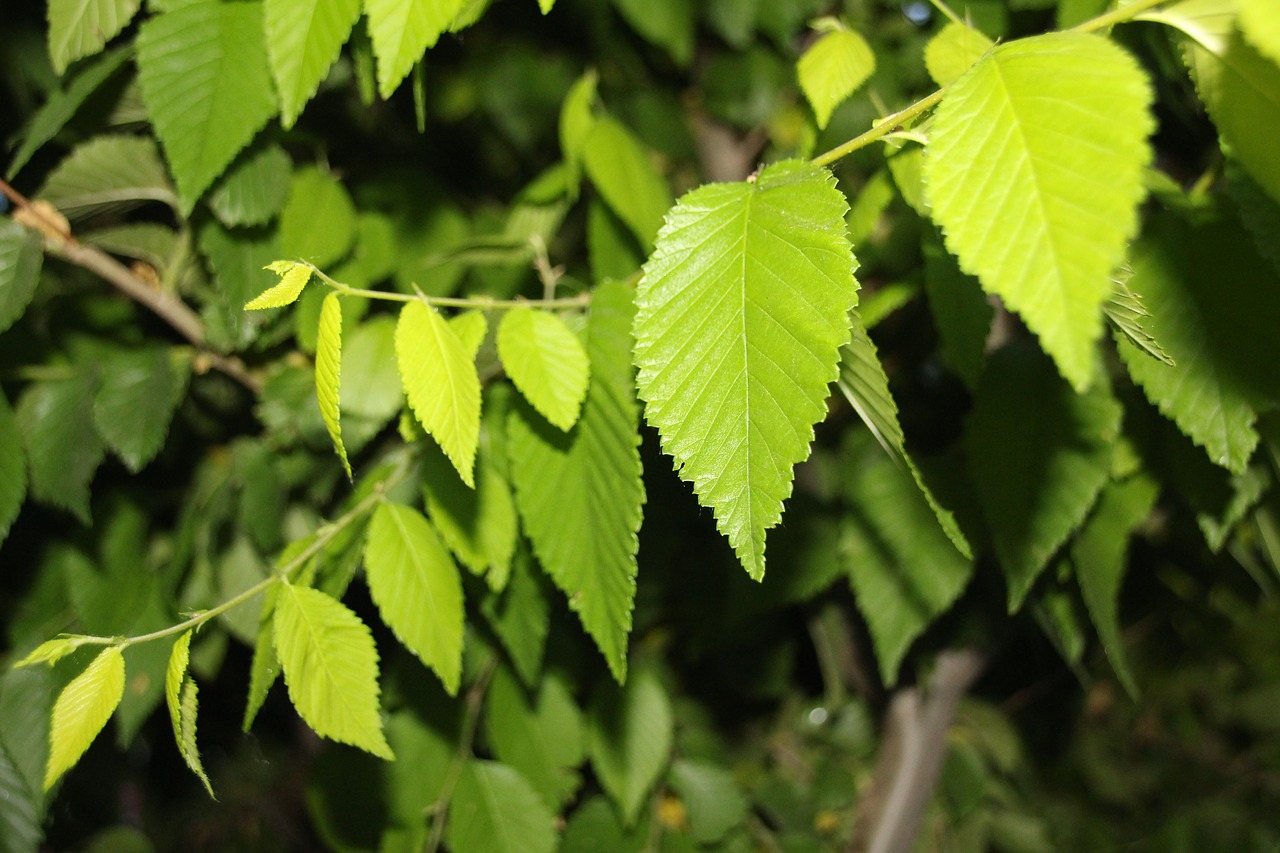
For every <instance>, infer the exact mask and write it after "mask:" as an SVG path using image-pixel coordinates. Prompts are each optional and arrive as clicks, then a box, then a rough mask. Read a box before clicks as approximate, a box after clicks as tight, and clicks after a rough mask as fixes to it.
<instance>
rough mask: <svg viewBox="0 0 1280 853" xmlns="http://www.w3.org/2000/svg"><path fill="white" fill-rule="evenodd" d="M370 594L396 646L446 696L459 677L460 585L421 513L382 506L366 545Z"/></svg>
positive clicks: (398, 506)
mask: <svg viewBox="0 0 1280 853" xmlns="http://www.w3.org/2000/svg"><path fill="white" fill-rule="evenodd" d="M364 566H365V574H366V576H367V579H368V582H369V593H370V594H371V595H372V596H373V601H374V603H375V604H376V605H378V612H379V613H381V614H382V618H383V621H385V622H386V623H387V625H388V626H389V627H390V628H391V630H392V631H394V632H395V635H396V637H398V638H399V639H400V642H402V643H404V645H405V646H406V647H407V648H408V649H409V651H411V652H413V653H414V654H415V655H417V656H418V657H419V659H421V660H422V662H423V663H424V664H426V665H427V666H429V667H431V668H432V669H433V670H435V672H436V674H437V675H439V676H440V680H441V681H442V682H443V683H444V687H445V689H446V690H448V691H449V695H451V696H452V695H453V694H455V693H457V692H458V680H459V678H460V677H461V674H462V627H463V608H462V581H461V579H460V578H459V577H458V567H457V566H455V565H454V563H453V558H452V557H450V556H449V552H448V551H447V550H445V547H444V545H442V544H441V542H440V539H439V537H437V536H436V533H435V531H434V530H432V529H431V525H430V524H429V523H428V522H427V520H426V519H425V518H423V517H422V515H421V513H419V512H418V511H417V510H415V509H412V508H410V507H407V506H404V505H403V504H395V503H383V504H381V505H379V506H378V509H377V510H376V511H375V512H374V514H373V521H371V522H370V523H369V535H368V538H367V539H366V540H365V551H364Z"/></svg>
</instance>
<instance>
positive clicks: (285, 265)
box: [244, 261, 311, 311]
mask: <svg viewBox="0 0 1280 853" xmlns="http://www.w3.org/2000/svg"><path fill="white" fill-rule="evenodd" d="M267 269H269V270H271V271H272V272H275V273H279V274H280V282H279V284H276V285H274V286H272V287H270V288H268V289H267V290H264V291H262V293H261V294H259V295H258V296H256V297H254V298H253V299H251V300H250V301H248V302H246V303H245V305H244V310H246V311H259V310H261V309H263V308H283V307H284V306H286V305H292V304H293V303H294V302H296V301H297V299H298V297H299V296H301V295H302V289H303V288H304V287H306V286H307V282H309V281H311V267H309V266H307V265H306V264H295V263H293V262H291V261H276V262H275V263H273V264H270V265H269V266H268V267H267Z"/></svg>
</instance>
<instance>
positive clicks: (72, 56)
mask: <svg viewBox="0 0 1280 853" xmlns="http://www.w3.org/2000/svg"><path fill="white" fill-rule="evenodd" d="M141 6H142V0H49V10H48V16H49V58H50V59H52V60H53V70H54V71H56V72H58V74H62V72H63V71H66V70H67V66H68V65H70V64H71V63H72V62H73V61H74V60H77V59H80V58H81V57H83V56H92V55H93V54H95V53H97V52H98V51H100V50H102V48H103V46H104V45H106V43H107V42H109V41H111V39H113V38H115V37H116V35H117V34H118V33H119V32H120V31H121V30H123V29H124V28H125V27H127V26H128V25H129V22H130V21H131V20H133V16H134V15H136V14H137V13H138V9H139V7H141Z"/></svg>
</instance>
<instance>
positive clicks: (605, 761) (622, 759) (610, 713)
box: [587, 670, 675, 826]
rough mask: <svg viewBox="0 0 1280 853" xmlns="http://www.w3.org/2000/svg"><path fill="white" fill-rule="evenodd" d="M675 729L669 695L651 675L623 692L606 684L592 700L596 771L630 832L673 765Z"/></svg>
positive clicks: (642, 674) (635, 679)
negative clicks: (670, 764) (670, 763)
mask: <svg viewBox="0 0 1280 853" xmlns="http://www.w3.org/2000/svg"><path fill="white" fill-rule="evenodd" d="M674 725H675V718H674V717H673V715H672V713H671V700H670V699H669V698H667V691H666V690H665V689H664V688H663V686H662V683H661V682H660V681H658V678H657V676H655V675H654V674H653V673H652V672H649V671H648V670H641V671H639V672H637V673H635V674H634V675H632V677H631V678H629V679H628V680H627V683H626V684H625V685H622V686H619V685H616V684H610V683H609V682H601V683H600V686H599V687H598V688H597V689H596V692H595V695H594V696H593V697H592V700H591V709H590V716H589V718H588V723H587V751H588V753H589V754H590V756H591V766H592V768H594V769H595V772H596V778H598V779H599V780H600V785H601V787H603V788H604V790H605V792H606V793H607V794H608V795H609V798H610V799H612V800H613V802H614V804H615V805H616V806H617V807H618V811H619V812H620V813H621V815H622V822H623V823H624V824H626V825H628V826H629V825H631V824H632V823H634V822H635V819H636V817H637V816H638V815H639V814H640V808H641V806H643V805H644V799H645V795H646V794H648V793H649V790H650V789H651V788H652V787H653V786H654V784H655V783H656V782H657V781H658V778H659V777H660V776H661V775H662V771H663V769H664V768H665V767H666V766H667V762H668V761H669V760H670V757H671V745H672V740H673V729H674Z"/></svg>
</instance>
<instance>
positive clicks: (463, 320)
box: [449, 311, 489, 358]
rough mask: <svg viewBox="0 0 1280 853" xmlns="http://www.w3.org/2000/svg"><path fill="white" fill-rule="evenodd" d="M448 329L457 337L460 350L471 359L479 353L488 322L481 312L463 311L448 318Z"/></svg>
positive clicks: (487, 330) (487, 328)
mask: <svg viewBox="0 0 1280 853" xmlns="http://www.w3.org/2000/svg"><path fill="white" fill-rule="evenodd" d="M449 328H451V329H453V333H454V334H455V335H457V336H458V342H459V343H461V344H462V348H463V349H464V350H466V351H467V353H468V354H469V355H470V356H471V357H472V358H475V357H476V353H478V352H479V351H480V345H481V344H483V343H484V336H485V335H487V334H488V333H489V321H488V320H486V319H485V318H484V312H483V311H463V312H462V313H461V314H455V315H454V316H452V317H450V318H449Z"/></svg>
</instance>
